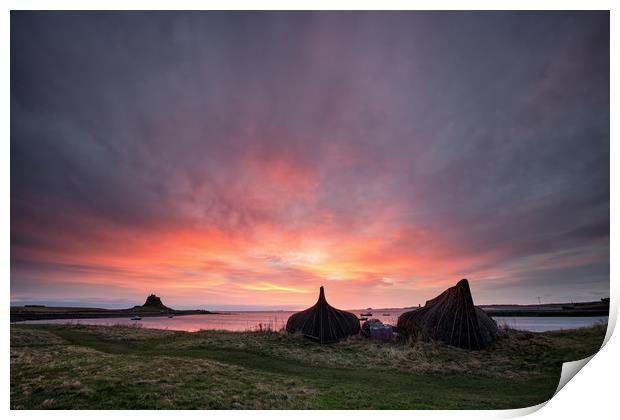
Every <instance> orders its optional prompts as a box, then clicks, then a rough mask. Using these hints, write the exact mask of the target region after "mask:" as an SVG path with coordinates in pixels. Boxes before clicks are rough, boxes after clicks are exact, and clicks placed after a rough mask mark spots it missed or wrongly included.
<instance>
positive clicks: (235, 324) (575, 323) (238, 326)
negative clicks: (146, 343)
mask: <svg viewBox="0 0 620 420" xmlns="http://www.w3.org/2000/svg"><path fill="white" fill-rule="evenodd" d="M353 312H354V313H356V314H357V315H359V314H360V312H359V311H353ZM403 312H404V310H385V311H379V312H374V313H373V315H372V318H378V319H380V320H382V321H383V322H385V323H388V324H392V325H395V324H396V320H397V319H398V316H399V315H400V314H401V313H403ZM292 313H294V312H287V311H270V312H235V313H222V314H213V315H187V316H178V317H174V318H168V317H161V318H160V317H153V318H142V320H140V321H132V320H130V319H129V318H128V317H127V318H99V319H71V320H67V319H57V320H42V321H25V322H24V323H26V324H91V325H93V324H94V325H115V324H123V325H135V324H140V325H141V326H143V327H144V328H160V329H169V330H179V331H198V330H228V331H248V330H255V329H258V328H260V327H259V326H262V327H263V328H265V327H269V328H272V329H276V330H278V329H280V328H282V327H284V326H285V325H286V321H287V320H288V317H289V316H290V315H291V314H292ZM495 320H496V321H497V323H498V324H499V325H508V326H509V327H511V328H515V329H520V330H527V331H538V332H541V331H551V330H561V329H569V328H579V327H588V326H591V325H594V324H597V323H601V322H604V323H606V322H607V317H606V316H602V317H495Z"/></svg>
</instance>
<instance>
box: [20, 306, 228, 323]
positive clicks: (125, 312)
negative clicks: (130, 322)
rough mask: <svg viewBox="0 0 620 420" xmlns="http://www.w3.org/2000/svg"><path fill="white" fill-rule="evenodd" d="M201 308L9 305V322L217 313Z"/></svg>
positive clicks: (216, 313)
mask: <svg viewBox="0 0 620 420" xmlns="http://www.w3.org/2000/svg"><path fill="white" fill-rule="evenodd" d="M218 314H220V313H219V312H211V311H207V310H202V309H195V310H170V311H157V312H156V311H153V310H141V309H100V308H62V307H46V306H37V307H24V306H12V307H11V322H21V321H41V320H53V319H89V318H125V317H132V316H140V317H143V318H146V317H162V316H170V315H172V316H184V315H218Z"/></svg>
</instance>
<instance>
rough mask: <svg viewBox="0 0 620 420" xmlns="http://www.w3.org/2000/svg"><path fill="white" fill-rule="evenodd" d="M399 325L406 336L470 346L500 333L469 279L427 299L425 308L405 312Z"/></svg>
mask: <svg viewBox="0 0 620 420" xmlns="http://www.w3.org/2000/svg"><path fill="white" fill-rule="evenodd" d="M397 327H398V332H399V334H404V335H405V336H409V337H413V338H415V339H419V340H422V341H429V340H437V341H442V342H444V343H446V344H449V345H451V346H456V347H461V348H464V349H469V350H480V349H482V348H484V347H486V346H488V345H489V344H490V343H492V342H493V341H495V340H496V339H497V336H498V329H497V325H496V323H495V321H493V319H491V317H489V316H488V315H487V314H486V312H484V311H483V310H482V309H480V308H478V307H476V306H474V301H473V298H472V296H471V291H470V289H469V282H468V281H467V279H463V280H461V281H459V282H458V283H457V284H456V286H453V287H450V288H449V289H447V290H445V291H444V292H443V293H442V294H440V295H439V296H437V297H436V298H434V299H431V300H429V301H427V302H426V305H424V306H423V307H422V308H419V309H415V310H413V311H410V312H405V313H403V314H402V315H401V316H400V317H399V318H398V324H397Z"/></svg>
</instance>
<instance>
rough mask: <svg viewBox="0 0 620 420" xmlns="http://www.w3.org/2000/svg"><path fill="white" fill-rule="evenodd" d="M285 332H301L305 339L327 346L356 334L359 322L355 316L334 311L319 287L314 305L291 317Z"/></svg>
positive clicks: (358, 329)
mask: <svg viewBox="0 0 620 420" xmlns="http://www.w3.org/2000/svg"><path fill="white" fill-rule="evenodd" d="M286 331H288V332H290V333H295V332H297V331H301V333H302V334H303V335H304V336H305V337H307V338H310V339H312V340H316V341H318V342H319V343H321V344H327V343H334V342H336V341H340V340H342V339H343V338H346V337H348V336H350V335H354V334H358V333H359V331H360V322H359V320H358V319H357V316H356V315H355V314H353V313H351V312H347V311H342V310H340V309H336V308H334V307H333V306H331V305H330V304H329V303H327V300H326V299H325V291H324V290H323V286H321V289H320V292H319V300H318V301H317V302H316V304H315V305H314V306H312V307H310V308H308V309H306V310H304V311H301V312H297V313H294V314H293V315H291V317H290V318H289V319H288V322H287V323H286Z"/></svg>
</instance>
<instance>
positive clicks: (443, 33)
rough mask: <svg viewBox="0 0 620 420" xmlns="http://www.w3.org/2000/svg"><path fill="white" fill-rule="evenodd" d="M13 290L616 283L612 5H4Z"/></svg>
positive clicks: (120, 299) (25, 296)
mask: <svg viewBox="0 0 620 420" xmlns="http://www.w3.org/2000/svg"><path fill="white" fill-rule="evenodd" d="M11 230H12V232H11V235H12V237H11V261H12V265H11V293H12V299H13V301H15V302H25V301H48V302H54V301H57V302H61V301H67V300H72V301H80V300H82V301H84V302H101V299H103V298H105V299H107V301H106V302H108V304H121V303H122V304H125V302H127V301H131V300H132V299H133V300H142V299H143V296H144V294H145V293H149V292H152V291H156V292H157V293H158V294H161V295H163V296H165V297H166V302H169V303H170V304H173V305H177V306H183V305H187V306H196V305H200V306H210V307H217V306H218V305H222V306H223V305H231V304H238V305H266V306H271V307H277V306H282V305H292V306H303V305H306V304H308V303H311V302H312V301H313V300H314V299H315V297H316V292H317V288H318V286H320V285H325V286H326V287H327V288H328V290H329V295H330V301H332V302H333V303H334V304H336V305H337V306H340V307H346V308H353V307H367V306H370V305H372V306H375V307H379V306H408V305H414V304H417V303H421V302H424V300H426V299H427V298H429V297H432V296H433V295H434V294H435V293H437V292H438V291H440V290H441V289H443V288H445V287H446V286H447V285H449V284H452V283H454V282H455V281H457V280H458V279H460V278H462V277H467V278H469V279H470V280H471V281H472V287H473V289H474V294H475V296H476V299H477V301H478V302H480V303H492V302H514V301H516V302H533V301H536V297H537V296H543V297H544V299H545V300H546V301H566V300H571V299H572V300H582V299H598V298H600V297H603V296H606V295H607V294H608V289H609V14H608V13H606V12H602V13H601V12H574V13H564V12H562V13H559V12H536V13H526V12H519V13H515V12H499V13H482V12H477V13H466V12H463V13H452V12H443V13H437V12H407V13H405V12H385V13H343V12H314V13H304V12H299V13H280V12H269V13H267V12H263V13H240V12H239V13H229V12H209V13H207V12H193V13H176V12H165V13H164V12H123V13H117V12H91V13H76V12H13V13H12V16H11Z"/></svg>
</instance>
